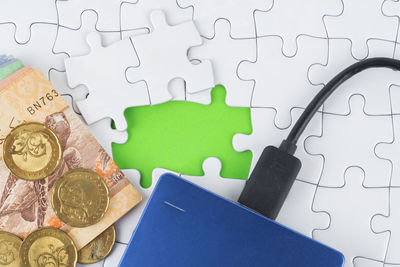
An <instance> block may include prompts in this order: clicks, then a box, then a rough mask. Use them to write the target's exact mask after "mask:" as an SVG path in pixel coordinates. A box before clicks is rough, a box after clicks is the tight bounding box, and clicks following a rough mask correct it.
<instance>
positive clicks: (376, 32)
mask: <svg viewBox="0 0 400 267" xmlns="http://www.w3.org/2000/svg"><path fill="white" fill-rule="evenodd" d="M342 2H343V12H342V13H341V14H340V15H338V16H326V17H325V18H324V21H325V25H326V29H327V31H328V37H329V38H342V39H349V40H351V42H352V49H351V51H352V55H353V56H354V57H355V58H356V59H363V58H366V57H367V56H368V46H367V41H368V40H369V39H381V40H387V41H392V42H394V41H396V35H397V28H398V24H399V23H398V20H397V19H396V18H394V17H387V16H384V15H383V14H382V10H381V7H382V4H383V2H384V0H342Z"/></svg>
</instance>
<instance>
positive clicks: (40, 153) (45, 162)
mask: <svg viewBox="0 0 400 267" xmlns="http://www.w3.org/2000/svg"><path fill="white" fill-rule="evenodd" d="M61 156H62V148H61V144H60V141H59V139H58V137H57V135H56V134H55V133H54V132H53V130H51V129H50V128H48V127H47V126H46V125H44V124H41V123H37V122H30V123H23V124H21V125H19V126H17V127H16V128H14V129H13V130H12V131H11V132H10V133H9V134H8V135H7V137H6V139H5V140H4V144H3V159H4V162H5V164H6V165H7V167H8V169H10V171H11V172H12V174H14V175H15V176H17V177H19V178H21V179H24V180H30V181H35V180H40V179H43V178H46V177H47V176H49V175H51V174H53V172H54V171H55V170H56V169H57V167H58V165H59V164H60V161H61Z"/></svg>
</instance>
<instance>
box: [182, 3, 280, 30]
mask: <svg viewBox="0 0 400 267" xmlns="http://www.w3.org/2000/svg"><path fill="white" fill-rule="evenodd" d="M177 2H178V4H179V5H180V6H181V7H182V8H189V7H193V9H194V11H193V19H194V22H195V23H196V26H197V27H198V29H199V31H200V34H201V35H202V36H204V37H207V38H212V36H214V35H215V34H214V23H215V22H216V21H217V20H218V19H226V20H228V21H230V23H231V24H232V36H233V37H234V38H251V37H255V36H256V32H255V24H254V12H255V11H256V10H264V11H265V10H269V9H270V8H271V6H272V3H273V1H272V0H246V1H241V0H219V1H213V0H177Z"/></svg>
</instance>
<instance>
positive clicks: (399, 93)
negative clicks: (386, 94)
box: [389, 84, 400, 115]
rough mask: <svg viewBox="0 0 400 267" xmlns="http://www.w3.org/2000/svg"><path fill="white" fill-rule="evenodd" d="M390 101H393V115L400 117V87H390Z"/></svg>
mask: <svg viewBox="0 0 400 267" xmlns="http://www.w3.org/2000/svg"><path fill="white" fill-rule="evenodd" d="M389 91H390V99H391V100H392V102H391V103H392V112H393V114H396V115H400V85H395V84H393V85H392V86H390V89H389Z"/></svg>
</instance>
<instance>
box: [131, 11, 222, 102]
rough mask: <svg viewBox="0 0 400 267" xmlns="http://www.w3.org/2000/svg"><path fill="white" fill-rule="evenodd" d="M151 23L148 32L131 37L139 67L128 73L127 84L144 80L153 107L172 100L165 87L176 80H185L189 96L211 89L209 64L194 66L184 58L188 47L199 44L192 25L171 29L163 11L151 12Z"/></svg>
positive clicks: (180, 25) (203, 62)
mask: <svg viewBox="0 0 400 267" xmlns="http://www.w3.org/2000/svg"><path fill="white" fill-rule="evenodd" d="M151 21H152V24H153V25H154V30H153V31H152V32H151V33H149V34H143V35H137V36H132V37H131V40H132V42H133V45H134V47H135V50H136V53H137V55H138V57H139V61H140V65H139V66H136V65H137V64H132V66H136V67H131V68H129V69H128V70H127V72H126V75H127V76H126V77H127V78H128V81H130V82H138V81H141V80H143V81H145V82H146V84H147V88H148V90H149V94H150V99H151V104H153V105H155V104H159V103H163V102H166V101H168V100H171V98H172V97H171V93H170V92H169V91H168V85H169V83H170V82H171V80H173V79H176V78H181V79H184V80H185V82H186V90H187V91H188V92H189V93H195V92H199V91H202V90H205V89H208V88H212V87H214V85H215V84H214V78H213V70H212V66H211V62H209V61H205V60H203V61H202V62H201V63H200V64H197V65H194V64H192V63H191V62H190V61H189V59H188V57H187V51H188V49H189V48H190V47H192V46H197V45H201V44H202V39H201V37H200V35H199V33H198V32H197V30H196V27H195V26H194V23H193V22H192V21H190V22H185V23H182V24H179V25H176V26H170V25H168V23H167V22H166V18H165V15H164V13H162V11H153V12H152V14H151Z"/></svg>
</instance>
